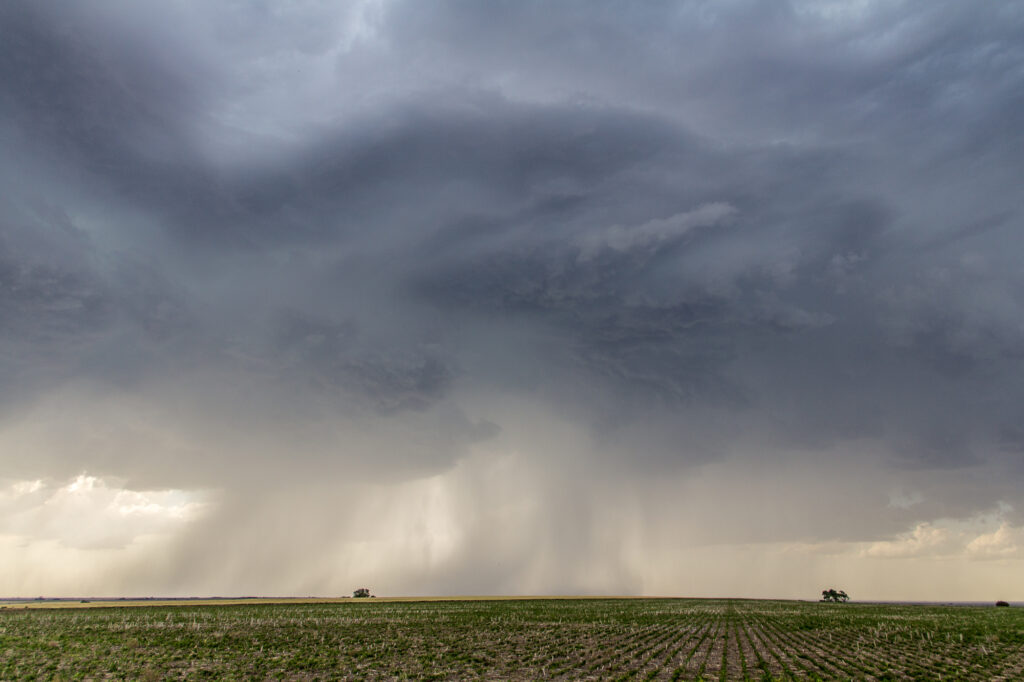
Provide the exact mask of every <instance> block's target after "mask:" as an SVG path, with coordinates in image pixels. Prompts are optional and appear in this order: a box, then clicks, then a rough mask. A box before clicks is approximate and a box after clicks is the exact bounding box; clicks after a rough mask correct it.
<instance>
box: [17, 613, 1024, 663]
mask: <svg viewBox="0 0 1024 682" xmlns="http://www.w3.org/2000/svg"><path fill="white" fill-rule="evenodd" d="M203 678H206V679H268V678H269V679H392V678H412V679H452V680H454V679H476V678H485V679H494V680H503V679H552V678H560V679H602V680H604V679H623V680H625V679H633V680H655V679H658V680H671V679H686V680H693V679H706V680H716V679H717V680H744V679H749V680H768V679H827V680H832V679H868V680H870V679H919V680H938V679H971V680H995V679H1006V680H1019V679H1024V609H1020V608H1008V609H1007V608H1001V609H997V608H994V607H965V606H944V607H939V606H895V605H868V604H842V605H833V604H819V603H804V602H773V601H738V600H689V599H563V600H539V599H537V600H501V601H487V600H474V601H421V602H417V601H404V602H403V601H384V600H366V601H363V600H358V601H357V600H351V599H350V600H345V601H338V602H331V603H290V604H270V603H259V602H256V603H246V604H215V605H176V606H162V605H157V606H144V607H116V608H114V607H112V608H82V609H73V608H63V609H41V608H36V609H29V608H20V607H14V606H9V607H7V608H3V609H0V679H4V680H8V679H41V680H42V679H144V680H157V679H203Z"/></svg>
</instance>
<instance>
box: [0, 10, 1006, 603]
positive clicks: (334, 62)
mask: <svg viewBox="0 0 1024 682" xmlns="http://www.w3.org/2000/svg"><path fill="white" fill-rule="evenodd" d="M0 23H2V24H3V25H4V26H5V27H6V28H5V35H6V36H8V37H9V39H6V40H4V41H2V43H0V150H2V152H3V153H2V157H0V158H2V160H0V178H2V180H3V183H4V186H5V187H7V188H9V191H7V192H5V193H4V195H3V197H0V316H2V317H0V319H2V325H0V381H2V382H3V384H4V387H5V390H4V391H3V394H2V395H0V468H2V469H3V470H4V472H5V475H6V476H9V477H11V478H10V481H11V482H10V486H19V485H21V486H24V485H35V483H34V482H36V481H38V482H39V484H38V485H39V486H42V488H41V489H45V490H47V491H60V490H68V489H69V488H68V486H71V485H75V482H76V481H82V480H90V481H95V485H94V489H95V490H101V491H102V490H107V491H112V492H109V494H108V495H107V497H111V496H115V497H116V495H119V494H121V493H118V492H116V490H121V491H124V493H123V494H124V495H125V496H130V495H131V494H136V493H137V494H140V495H149V496H150V497H151V498H152V499H154V500H155V499H158V498H159V496H160V495H164V493H161V492H160V491H173V495H181V496H185V497H183V498H181V499H186V498H187V499H196V500H199V499H202V500H204V501H205V502H204V506H203V507H202V510H201V513H200V512H199V511H196V513H195V515H194V516H190V517H189V521H188V523H182V524H177V525H176V524H173V523H169V522H165V521H158V520H157V517H156V516H152V517H145V516H138V517H137V518H136V517H132V519H133V520H132V523H131V524H128V525H124V524H122V525H121V526H118V527H119V528H121V529H122V530H123V533H122V532H121V531H118V533H120V534H115V535H116V537H114V536H111V537H109V538H108V537H106V536H103V537H100V536H97V538H98V539H97V540H96V542H95V543H94V544H95V546H94V547H93V546H91V545H89V546H86V545H88V544H89V543H85V544H84V545H73V544H69V543H68V542H67V541H66V538H65V537H64V536H70V534H71V533H70V531H66V529H67V528H71V527H72V526H62V525H61V524H62V523H63V522H59V521H55V520H47V519H49V517H46V515H45V514H42V513H41V512H31V513H26V515H25V516H23V517H22V518H23V519H26V520H25V521H24V523H20V525H19V524H14V525H12V524H7V525H5V526H4V528H3V529H0V539H2V540H3V541H4V542H9V543H11V546H14V547H17V546H24V547H26V549H25V550H24V551H21V552H20V553H19V554H18V555H17V560H16V561H15V560H12V563H10V564H9V565H8V566H7V568H6V569H3V570H6V571H8V574H9V575H15V574H20V573H21V572H23V571H27V570H30V568H31V567H32V566H34V565H36V564H38V563H40V562H44V561H50V560H52V558H53V557H54V556H57V555H59V554H60V553H61V552H74V556H75V557H76V559H75V560H76V561H86V562H88V561H89V560H88V557H90V556H91V557H94V559H95V560H94V564H93V566H94V568H95V571H92V569H90V571H87V572H86V573H83V574H82V575H83V576H85V577H83V578H82V580H83V581H84V582H77V583H76V582H75V581H74V580H73V579H72V578H70V577H69V576H68V575H67V574H63V573H60V572H59V571H58V572H52V573H45V574H43V573H40V574H39V575H40V576H43V577H40V578H39V580H40V581H44V582H33V580H35V579H32V580H29V579H25V580H21V579H19V580H18V581H16V582H15V583H12V584H17V585H22V586H23V589H25V590H27V591H30V592H32V591H39V590H43V589H44V588H46V584H45V580H50V581H51V584H52V585H53V586H54V587H53V588H52V591H64V592H74V591H75V590H76V589H89V590H93V589H95V590H97V591H106V590H113V591H117V590H122V591H123V590H127V589H129V588H130V589H138V590H142V591H151V592H159V591H171V592H181V593H191V592H195V591H201V590H208V591H211V592H217V593H230V592H260V591H268V590H272V591H278V592H311V593H312V592H319V591H323V590H335V591H337V590H341V591H345V590H347V589H348V585H349V583H350V582H358V583H360V584H362V583H364V582H366V581H368V580H369V579H370V578H373V576H377V582H378V583H379V585H380V586H379V587H377V588H376V589H377V590H378V593H380V592H384V591H391V592H401V591H404V592H410V591H412V592H416V591H431V592H448V593H459V592H461V593H466V592H522V591H539V592H557V591H593V592H600V591H608V592H621V591H625V592H642V591H651V590H658V591H663V592H664V591H670V592H671V591H675V592H685V591H689V592H691V593H694V594H696V593H702V594H705V593H709V590H710V591H711V592H713V591H714V589H719V590H723V591H726V592H727V591H728V590H729V589H730V588H729V583H728V582H727V581H726V580H725V577H721V580H719V579H718V578H717V577H715V575H714V574H708V573H703V572H702V569H699V568H698V567H697V566H696V565H695V564H693V563H692V562H690V561H689V560H687V559H686V557H685V555H682V556H681V555H679V554H678V552H680V551H682V550H680V549H679V547H689V548H692V549H693V552H695V553H700V552H704V553H708V554H707V557H708V561H711V562H712V563H714V562H721V563H722V564H723V565H724V564H727V563H729V562H734V561H736V560H737V558H738V557H743V556H750V554H749V553H751V552H753V553H755V554H756V552H757V551H758V549H757V548H758V547H761V548H762V549H763V551H764V552H766V553H767V554H765V556H771V557H772V559H771V561H772V562H776V563H775V564H773V565H775V566H777V568H778V570H777V571H776V572H774V573H772V575H773V576H775V577H776V579H777V580H778V581H779V582H778V585H779V588H778V590H777V591H776V592H774V593H777V594H787V595H792V594H798V593H799V592H798V590H799V588H798V587H797V586H796V585H794V584H791V583H790V582H787V580H788V579H787V577H786V576H787V575H789V572H787V570H786V567H787V566H792V565H793V562H798V563H799V562H800V561H804V560H805V559H806V557H807V556H809V554H808V552H810V553H811V554H813V555H814V556H815V557H816V558H815V559H814V566H815V567H816V568H815V569H814V570H816V571H821V572H822V574H825V573H828V572H829V571H834V570H835V564H834V563H831V562H832V561H833V560H832V559H829V558H828V557H830V556H837V554H835V552H839V554H842V555H843V556H847V557H849V558H851V561H853V560H854V559H855V560H856V561H857V562H868V563H865V564H863V566H869V565H870V562H871V561H875V560H878V561H881V560H886V561H889V562H890V563H892V562H893V561H903V560H906V561H907V562H911V563H913V562H916V561H926V560H927V559H928V558H929V557H930V556H932V554H934V552H932V553H931V554H930V553H929V552H931V550H930V549H929V548H930V547H932V546H933V545H934V546H935V547H938V545H939V544H942V546H943V548H944V549H943V550H942V552H944V554H943V556H944V557H946V558H947V559H948V558H950V557H954V558H955V559H956V560H957V561H960V560H962V561H963V562H965V563H964V566H968V565H969V564H971V562H977V561H980V560H981V558H989V559H992V558H995V559H999V558H1000V557H1001V558H1002V559H1001V560H1005V561H1017V560H1018V559H1017V558H1015V557H1017V554H1015V552H1016V551H1017V550H1016V549H1013V548H1015V547H1016V544H1014V543H1015V542H1016V540H1014V538H1016V537H1017V536H1018V534H1019V530H1020V527H1021V518H1022V517H1021V515H1020V514H1021V510H1022V509H1024V506H1022V505H1024V500H1021V498H1020V493H1019V489H1020V485H1019V484H1020V481H1021V477H1022V475H1024V470H1022V469H1021V465H1020V457H1021V454H1022V452H1024V450H1022V448H1024V436H1022V435H1021V433H1020V427H1019V424H1020V423H1021V420H1022V415H1021V413H1020V405H1022V404H1024V374H1022V368H1021V364H1020V363H1021V350H1020V349H1021V347H1022V345H1021V344H1022V342H1024V329H1022V328H1021V325H1020V320H1021V319H1022V312H1024V311H1022V309H1021V306H1022V298H1021V295H1020V293H1021V291H1022V290H1024V289H1022V287H1024V279H1022V277H1021V273H1020V269H1019V267H1018V263H1017V258H1016V257H1015V254H1016V253H1017V252H1018V251H1019V247H1020V246H1021V245H1020V238H1019V232H1020V231H1019V230H1018V229H1016V228H1019V227H1020V222H1021V206H1020V201H1019V194H1020V193H1019V189H1018V187H1017V185H1018V184H1019V183H1018V178H1019V177H1021V175H1022V174H1024V157H1022V156H1021V153H1020V149H1021V148H1022V146H1021V142H1022V141H1024V140H1022V135H1024V120H1022V118H1021V115H1022V114H1021V112H1022V111H1024V102H1022V101H1021V94H1020V93H1021V92H1024V88H1022V87H1021V85H1022V83H1021V78H1022V76H1021V73H1022V71H1021V64H1022V62H1024V54H1022V53H1021V50H1020V48H1019V47H1018V46H1017V44H1018V42H1019V41H1018V40H1017V39H1016V36H1017V35H1019V34H1020V30H1021V28H1022V26H1021V24H1022V23H1024V8H1022V7H1021V5H1020V3H1018V2H1009V3H1002V4H1000V5H999V6H998V7H997V6H992V7H985V8H984V9H978V8H976V7H972V8H971V10H970V11H965V10H964V9H963V8H962V7H960V6H959V4H957V3H953V2H929V3H924V2H910V3H903V4H900V5H898V6H890V5H885V4H882V3H861V4H858V5H857V9H854V8H853V7H852V6H850V7H845V6H844V7H842V8H840V7H838V6H835V7H833V6H832V5H829V6H827V7H826V6H825V5H821V4H820V3H804V2H792V3H782V4H768V3H756V2H755V3H740V4H736V5H730V6H721V5H713V4H709V3H700V2H696V3H683V4H681V5H678V6H672V7H669V6H651V7H647V8H644V9H637V10H635V11H630V12H624V11H623V10H622V8H621V7H617V6H615V5H614V3H573V2H570V3H566V4H562V5H559V6H558V7H557V8H551V7H548V8H545V9H544V10H543V11H541V10H540V9H539V8H538V7H537V6H535V5H534V4H532V3H496V4H495V3H476V2H466V1H463V0H459V1H456V2H443V3H438V4H437V5H435V6H433V7H432V8H431V10H430V11H427V10H426V9H425V8H424V7H421V6H420V5H417V4H415V3H411V2H400V1H382V2H362V3H356V4H353V5H351V6H346V7H345V8H334V7H329V6H326V5H325V6H322V7H321V6H317V5H315V4H314V5H309V6H303V7H302V8H298V7H295V8H277V9H274V8H270V7H258V6H256V5H244V4H243V5H238V4H230V5H228V4H224V5H222V4H216V3H215V4H212V5H211V4H205V3H192V2H185V3H178V4H174V5H169V6H166V7H162V8H160V9H159V10H153V11H152V12H151V11H148V10H147V11H143V10H141V9H140V8H139V7H137V6H135V5H134V4H131V3H124V2H118V1H115V0H109V1H104V2H99V3H94V4H91V5H89V6H82V7H77V8H74V9H68V8H64V7H61V6H60V5H59V4H58V3H50V2H36V3H29V2H8V3H5V4H4V5H3V7H2V8H0ZM82 477H86V478H82ZM847 481H851V482H853V483H849V484H848V483H846V482H847ZM105 486H106V487H105ZM117 486H121V487H120V488H117ZM11 490H15V488H13V487H12V488H11ZM17 490H22V488H17ZM680 490H685V491H686V497H685V498H682V497H681V496H680V494H679V493H678V491H680ZM830 490H831V491H836V490H839V492H833V493H831V494H826V493H825V492H824V491H830ZM894 491H897V492H894ZM56 494H57V493H54V495H56ZM105 494H106V493H105ZM166 495H171V493H166ZM893 495H895V496H896V497H893ZM153 496H156V497H153ZM189 496H191V497H189ZM101 497H103V496H102V495H100V496H95V495H94V496H93V497H90V498H88V499H92V500H99V501H95V504H94V505H93V506H94V507H95V508H96V510H98V511H96V513H95V514H94V515H92V516H90V515H89V514H85V515H84V516H83V518H97V519H102V518H105V517H104V516H103V514H104V513H106V512H104V511H103V510H104V509H106V508H107V507H106V506H104V505H107V504H108V502H106V501H103V500H106V499H107V498H106V497H104V498H103V500H100V498H101ZM25 499H28V498H25ZM54 499H56V498H54ZM83 499H84V498H83ZM125 499H127V497H126V498H125ZM147 499H149V498H147ZM159 499H163V498H159ZM168 499H170V498H168ZM175 499H177V498H175ZM892 499H899V500H913V503H912V504H911V503H901V504H890V501H891V500H892ZM681 500H682V501H681ZM723 500H728V503H727V504H724V507H725V508H723V502H722V501H723ZM82 504H85V503H84V502H83V503H82ZM62 508H63V507H62ZM69 509H70V507H69ZM197 509H198V508H197ZM992 509H999V510H1000V511H999V519H998V523H995V522H993V523H990V524H988V525H987V526H985V527H984V528H982V529H981V530H978V531H977V532H975V531H971V532H970V533H968V532H966V531H963V532H961V530H959V528H960V527H959V526H957V525H956V524H958V523H967V521H969V520H971V519H978V518H988V517H987V516H985V515H986V514H990V513H991V510H992ZM69 513H71V512H69ZM76 513H77V512H76ZM90 513H91V512H90ZM33 519H34V520H33ZM147 519H148V520H147ZM97 523H100V522H97ZM147 524H149V525H147ZM993 524H994V525H993ZM61 528H65V530H61ZM297 528H299V529H301V532H299V531H296V529H297ZM62 533H63V535H62ZM972 533H973V534H972ZM100 535H102V534H100ZM131 537H137V538H142V539H140V540H139V541H138V543H135V544H132V541H131ZM225 537H230V538H233V539H234V541H233V542H229V543H224V542H222V540H223V538H225ZM940 541H941V542H940ZM19 543H20V544H19ZM139 543H141V544H139ZM836 543H838V545H837V544H836ZM943 543H944V544H943ZM142 546H145V547H146V548H147V549H146V552H142V551H141V550H139V549H138V548H139V547H142ZM836 546H839V547H841V548H842V549H841V550H835V547H836ZM715 547H719V549H713V548H715ZM709 548H710V549H709ZM794 548H797V549H794ZM830 548H831V549H830ZM865 548H867V549H865ZM90 552H92V553H91V554H90ZM118 552H122V554H118ZM830 552H831V554H830ZM844 553H845V554H844ZM883 555H884V556H883ZM69 556H70V555H69ZM694 556H696V554H695V555H694ZM82 557H85V559H82ZM118 557H121V558H120V559H119V558H118ZM254 557H255V559H254ZM951 560H952V559H951ZM673 562H677V563H679V564H680V565H685V566H687V567H688V568H687V569H686V571H688V573H686V575H688V576H691V577H690V578H687V577H685V576H682V577H680V576H677V577H672V573H671V571H670V570H669V569H668V568H667V566H669V565H671V564H672V563H673ZM911 563H907V564H906V565H907V566H911ZM990 563H991V562H990ZM996 563H998V562H996ZM656 564H657V565H656ZM901 565H903V564H901ZM993 565H995V564H993ZM1014 565H1016V564H1014ZM913 566H914V568H915V570H916V569H917V568H919V566H918V564H913ZM908 570H910V569H909V568H908ZM964 570H965V571H967V570H969V569H968V568H964ZM979 570H980V569H979ZM985 570H986V571H996V570H997V568H987V569H985ZM1007 570H1009V569H1007ZM104 575H110V576H114V577H113V578H110V580H109V581H108V582H104V580H105V579H104V578H103V576H104ZM859 575H864V576H875V575H880V573H878V574H876V573H873V572H872V571H871V570H864V571H862V572H861V573H860V574H859ZM986 575H989V574H986ZM992 575H995V574H992ZM1006 575H1007V576H1008V575H1009V572H1007V573H1006ZM47 576H48V577H47ZM697 576H701V580H707V581H711V582H709V583H706V585H712V586H714V589H712V587H707V586H705V587H702V586H701V583H700V581H699V580H698V579H697ZM722 576H725V574H722ZM989 577H992V576H991V575H990V576H989ZM364 578H365V580H364ZM44 579H45V580H44ZM993 579H996V580H1002V578H999V577H998V576H996V577H995V578H993ZM865 580H866V578H865ZM950 580H952V579H950ZM830 582H831V581H830ZM901 584H902V583H901ZM929 584H930V585H931V584H933V583H929ZM956 584H959V583H955V582H943V580H940V579H938V578H936V580H935V582H934V586H935V589H937V590H939V589H954V588H955V585H956ZM767 585H768V583H764V584H763V585H762V587H763V589H764V590H765V594H766V595H767V594H769V593H772V592H771V590H770V589H769V587H768V586H767ZM951 586H953V587H951ZM812 587H817V586H816V585H815V586H812ZM888 589H889V588H887V587H885V586H884V585H882V584H881V583H879V582H877V581H876V582H873V583H865V584H864V586H863V588H862V590H863V591H871V590H874V594H876V595H878V596H881V595H883V594H885V595H891V594H892V592H891V591H887V590H888ZM814 592H815V590H813V589H811V590H810V594H812V595H813V594H814ZM851 592H852V590H851ZM957 594H960V593H957ZM938 596H939V595H936V597H938ZM942 596H943V597H945V593H943V595H942ZM953 596H955V595H953ZM961 596H968V595H966V594H964V595H961ZM986 598H987V597H986Z"/></svg>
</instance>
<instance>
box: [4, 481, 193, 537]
mask: <svg viewBox="0 0 1024 682" xmlns="http://www.w3.org/2000/svg"><path fill="white" fill-rule="evenodd" d="M208 504H209V503H208V502H206V501H205V497H204V495H203V494H201V493H199V492H195V491H185V490H146V491H138V490H127V489H125V488H121V487H119V486H118V484H117V482H116V481H108V480H105V479H102V478H99V477H96V476H90V475H88V474H80V475H78V476H76V477H75V478H74V479H72V480H71V481H68V482H65V483H63V484H53V483H47V482H45V481H42V480H34V481H14V482H12V483H9V484H8V485H7V486H6V487H5V488H0V512H2V515H0V534H4V535H10V536H14V537H17V538H22V539H23V541H24V542H37V541H54V542H56V543H57V544H58V545H60V546H64V547H75V548H79V549H95V548H117V547H124V546H126V545H129V544H132V543H133V542H135V541H136V540H137V539H138V538H140V537H143V536H151V535H169V534H173V533H174V532H175V531H177V530H179V529H180V528H181V527H183V526H184V525H185V524H188V523H189V522H191V521H194V520H196V519H198V518H200V517H201V516H202V514H203V511H204V509H205V508H206V506H207V505H208Z"/></svg>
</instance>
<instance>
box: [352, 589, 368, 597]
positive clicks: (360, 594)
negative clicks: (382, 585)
mask: <svg viewBox="0 0 1024 682" xmlns="http://www.w3.org/2000/svg"><path fill="white" fill-rule="evenodd" d="M352 596H353V597H356V598H357V599H362V598H365V597H369V596H370V590H369V589H367V588H365V587H360V588H359V589H358V590H356V591H355V592H353V593H352Z"/></svg>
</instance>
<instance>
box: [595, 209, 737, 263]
mask: <svg viewBox="0 0 1024 682" xmlns="http://www.w3.org/2000/svg"><path fill="white" fill-rule="evenodd" d="M735 214H736V209H735V208H734V207H733V206H730V205H729V204H727V203H724V202H714V203H710V204H702V205H701V206H699V207H697V208H695V209H694V210H692V211H685V212H683V213H676V214H675V215H671V216H669V217H667V218H655V219H653V220H648V221H647V222H645V223H642V224H640V225H631V226H622V225H613V226H612V227H609V228H608V229H606V230H604V231H603V232H589V233H587V234H586V235H585V236H584V237H583V239H581V240H580V254H579V260H580V261H588V260H591V259H593V258H594V256H596V255H597V254H598V253H599V252H600V251H602V250H603V249H611V250H612V251H620V252H621V251H632V250H634V249H651V250H654V249H657V248H658V247H659V246H661V245H662V244H664V243H666V242H668V241H671V240H673V239H679V238H680V237H682V236H684V235H686V234H688V233H690V232H692V231H693V230H695V229H697V228H700V227H711V226H714V225H720V224H722V223H724V222H725V221H726V220H728V219H729V218H732V217H733V216H734V215H735Z"/></svg>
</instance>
